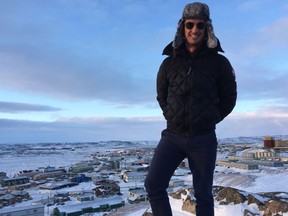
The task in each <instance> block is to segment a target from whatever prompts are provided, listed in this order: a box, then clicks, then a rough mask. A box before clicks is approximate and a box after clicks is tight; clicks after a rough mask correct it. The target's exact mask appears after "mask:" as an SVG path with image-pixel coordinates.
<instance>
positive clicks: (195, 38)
mask: <svg viewBox="0 0 288 216" xmlns="http://www.w3.org/2000/svg"><path fill="white" fill-rule="evenodd" d="M184 29H185V30H184V36H185V40H186V44H187V46H190V47H199V46H200V45H201V43H202V41H203V39H204V36H205V30H206V24H205V22H204V21H203V20H201V19H188V20H185V22H184Z"/></svg>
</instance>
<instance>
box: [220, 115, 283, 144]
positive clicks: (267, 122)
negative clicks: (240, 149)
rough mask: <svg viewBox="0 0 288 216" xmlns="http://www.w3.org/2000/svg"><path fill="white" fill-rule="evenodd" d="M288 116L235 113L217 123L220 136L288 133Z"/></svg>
mask: <svg viewBox="0 0 288 216" xmlns="http://www.w3.org/2000/svg"><path fill="white" fill-rule="evenodd" d="M287 128H288V116H287V115H285V116H276V115H274V116H270V115H264V114H263V115H261V114H260V113H256V114H254V113H253V114H249V113H248V114H243V113H242V114H233V115H230V116H229V117H228V118H227V119H225V120H224V121H223V122H221V123H220V124H219V125H217V134H218V138H228V137H229V138H231V137H239V136H266V135H285V134H288V131H287Z"/></svg>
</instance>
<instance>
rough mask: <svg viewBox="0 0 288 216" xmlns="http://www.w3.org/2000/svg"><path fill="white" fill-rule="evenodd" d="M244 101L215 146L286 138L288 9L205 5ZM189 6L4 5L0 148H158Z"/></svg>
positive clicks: (268, 4)
mask: <svg viewBox="0 0 288 216" xmlns="http://www.w3.org/2000/svg"><path fill="white" fill-rule="evenodd" d="M203 2H205V3H207V4H208V5H209V7H210V13H211V19H212V21H213V26H214V30H215V34H216V36H217V37H218V38H219V39H220V41H221V45H222V47H223V49H224V50H225V54H224V55H225V56H226V57H227V58H228V59H229V60H230V62H231V64H232V65H233V67H234V69H235V72H236V78H237V83H238V101H237V105H236V107H235V109H234V111H233V113H232V114H231V115H230V116H229V117H228V118H227V119H225V120H224V121H223V122H221V123H220V124H219V125H217V135H218V137H219V138H225V137H238V136H265V135H278V134H281V135H284V134H285V135H286V134H288V131H287V130H288V94H287V92H288V87H287V86H288V85H287V82H288V61H287V57H288V54H287V48H288V40H287V38H288V15H287V14H288V1H286V0H277V1H275V0H247V1H244V0H233V1H230V0H221V1H215V0H210V1H209V0H207V1H203ZM187 3H191V2H190V1H184V0H181V1H180V0H145V1H144V0H121V1H118V0H57V1H56V0H51V1H46V0H23V1H19V0H0V26H1V28H0V143H21V142H24V143H37V142H85V141H100V140H158V139H159V138H160V133H161V131H162V130H163V129H164V128H165V121H164V119H163V117H162V112H161V110H160V108H159V106H158V104H157V102H156V99H155V98H156V91H155V79H156V75H157V72H158V69H159V66H160V64H161V62H162V61H163V59H164V58H165V56H162V55H161V54H162V50H163V48H164V47H165V46H166V45H167V44H168V43H170V42H171V41H172V40H173V38H174V35H175V32H176V27H177V22H178V20H179V18H180V17H181V14H182V10H183V8H184V6H185V5H186V4H187Z"/></svg>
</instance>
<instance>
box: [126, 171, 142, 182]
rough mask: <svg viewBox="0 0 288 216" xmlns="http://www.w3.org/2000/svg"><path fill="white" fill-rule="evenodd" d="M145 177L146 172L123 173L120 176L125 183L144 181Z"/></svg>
mask: <svg viewBox="0 0 288 216" xmlns="http://www.w3.org/2000/svg"><path fill="white" fill-rule="evenodd" d="M146 176H147V172H125V173H123V175H122V179H123V181H125V182H136V181H144V180H145V178H146Z"/></svg>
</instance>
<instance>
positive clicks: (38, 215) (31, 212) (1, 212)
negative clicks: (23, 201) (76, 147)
mask: <svg viewBox="0 0 288 216" xmlns="http://www.w3.org/2000/svg"><path fill="white" fill-rule="evenodd" d="M0 216H44V205H42V204H39V205H30V206H22V207H17V208H5V209H0Z"/></svg>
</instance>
